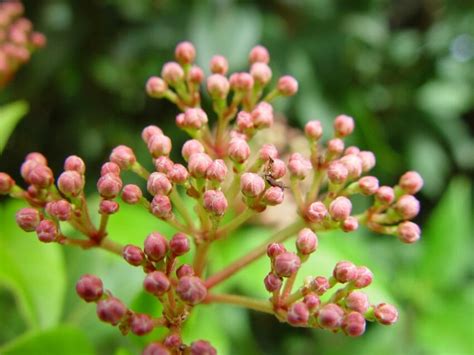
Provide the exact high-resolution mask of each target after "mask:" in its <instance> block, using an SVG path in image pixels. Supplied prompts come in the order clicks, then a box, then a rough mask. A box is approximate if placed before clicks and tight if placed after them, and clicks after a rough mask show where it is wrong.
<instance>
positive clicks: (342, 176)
mask: <svg viewBox="0 0 474 355" xmlns="http://www.w3.org/2000/svg"><path fill="white" fill-rule="evenodd" d="M348 174H349V172H348V171H347V168H346V166H345V165H344V164H342V163H340V162H338V161H335V162H333V163H331V164H330V165H329V168H328V179H329V181H331V182H332V183H333V184H336V185H340V184H342V183H344V182H345V181H346V180H347V176H348Z"/></svg>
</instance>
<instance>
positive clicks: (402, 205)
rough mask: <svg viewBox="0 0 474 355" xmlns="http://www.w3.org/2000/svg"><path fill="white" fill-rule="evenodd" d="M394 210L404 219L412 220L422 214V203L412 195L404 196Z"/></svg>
mask: <svg viewBox="0 0 474 355" xmlns="http://www.w3.org/2000/svg"><path fill="white" fill-rule="evenodd" d="M394 208H395V210H396V211H397V212H398V214H399V215H400V217H402V218H403V219H412V218H413V217H416V216H417V215H418V212H420V202H419V201H418V200H417V199H416V198H415V197H414V196H412V195H403V196H401V197H400V198H399V199H398V201H397V202H396V203H395V206H394Z"/></svg>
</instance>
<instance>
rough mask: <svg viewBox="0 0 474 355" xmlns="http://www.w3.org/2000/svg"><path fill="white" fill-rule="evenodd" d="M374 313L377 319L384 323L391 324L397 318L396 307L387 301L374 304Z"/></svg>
mask: <svg viewBox="0 0 474 355" xmlns="http://www.w3.org/2000/svg"><path fill="white" fill-rule="evenodd" d="M374 315H375V318H376V319H377V321H378V322H379V323H381V324H384V325H391V324H393V323H395V322H396V321H397V320H398V311H397V309H396V308H395V306H392V305H391V304H388V303H380V304H378V305H377V306H375V307H374Z"/></svg>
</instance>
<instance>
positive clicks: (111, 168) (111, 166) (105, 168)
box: [100, 162, 120, 176]
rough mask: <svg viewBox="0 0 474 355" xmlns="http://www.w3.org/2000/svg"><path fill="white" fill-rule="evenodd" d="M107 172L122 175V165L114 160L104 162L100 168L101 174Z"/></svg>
mask: <svg viewBox="0 0 474 355" xmlns="http://www.w3.org/2000/svg"><path fill="white" fill-rule="evenodd" d="M106 174H113V175H116V176H120V167H119V166H118V165H117V164H115V163H112V162H107V163H104V164H103V165H102V167H101V168H100V176H104V175H106Z"/></svg>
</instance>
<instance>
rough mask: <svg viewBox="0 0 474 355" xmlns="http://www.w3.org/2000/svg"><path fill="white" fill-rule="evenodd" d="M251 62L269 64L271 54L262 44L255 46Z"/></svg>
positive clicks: (250, 56) (251, 53) (251, 54)
mask: <svg viewBox="0 0 474 355" xmlns="http://www.w3.org/2000/svg"><path fill="white" fill-rule="evenodd" d="M249 62H250V64H252V63H257V62H261V63H266V64H268V63H269V62H270V54H269V53H268V50H267V49H266V48H265V47H263V46H261V45H258V46H255V47H253V48H252V50H251V51H250V54H249Z"/></svg>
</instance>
